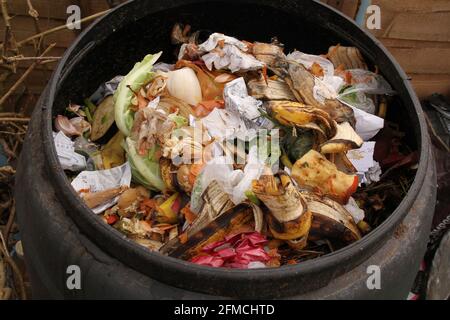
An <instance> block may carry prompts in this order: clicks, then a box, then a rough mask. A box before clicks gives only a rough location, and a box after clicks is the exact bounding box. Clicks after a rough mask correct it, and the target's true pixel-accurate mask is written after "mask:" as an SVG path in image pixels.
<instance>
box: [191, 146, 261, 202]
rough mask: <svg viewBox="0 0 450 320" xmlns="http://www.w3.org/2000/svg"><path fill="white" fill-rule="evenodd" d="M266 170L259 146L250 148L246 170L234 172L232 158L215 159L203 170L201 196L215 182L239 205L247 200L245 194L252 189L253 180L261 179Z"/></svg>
mask: <svg viewBox="0 0 450 320" xmlns="http://www.w3.org/2000/svg"><path fill="white" fill-rule="evenodd" d="M264 168H265V162H264V160H263V159H260V158H259V156H258V148H257V146H252V147H251V148H250V150H249V154H248V156H247V164H246V165H245V167H244V170H234V169H233V159H231V158H230V157H227V156H220V157H215V158H214V159H212V160H211V161H209V162H208V163H207V164H206V165H205V167H204V168H203V171H202V174H201V177H200V179H201V182H200V185H201V188H202V190H201V191H200V194H202V193H203V191H204V190H205V189H206V188H207V187H208V186H209V184H210V183H211V182H212V181H214V180H215V181H217V182H218V183H219V184H220V186H221V187H222V188H223V190H224V192H225V193H227V194H228V195H229V196H230V199H231V201H233V203H234V204H236V205H237V204H239V203H241V202H243V201H244V200H245V199H246V196H245V192H246V191H247V190H250V189H251V185H252V181H253V180H257V179H259V178H260V177H261V175H262V173H263V172H264Z"/></svg>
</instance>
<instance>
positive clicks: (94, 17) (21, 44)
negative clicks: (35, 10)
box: [0, 9, 111, 48]
mask: <svg viewBox="0 0 450 320" xmlns="http://www.w3.org/2000/svg"><path fill="white" fill-rule="evenodd" d="M109 11H111V9H108V10H105V11H102V12H99V13H96V14H93V15H91V16H89V17H86V18H83V19H81V20H79V21H75V22H72V23H68V24H64V25H61V26H59V27H55V28H52V29H49V30H45V31H43V32H41V33H39V34H35V35H34V36H31V37H29V38H26V39H24V40H20V41H18V42H17V46H18V47H21V46H23V45H24V44H26V43H28V42H31V41H33V40H36V39H38V38H40V37H44V36H46V35H48V34H50V33H53V32H57V31H61V30H64V29H66V28H69V27H74V26H75V25H76V24H77V23H84V22H88V21H91V20H94V19H97V18H98V17H101V16H103V15H105V14H107V13H108V12H109ZM0 48H3V44H0Z"/></svg>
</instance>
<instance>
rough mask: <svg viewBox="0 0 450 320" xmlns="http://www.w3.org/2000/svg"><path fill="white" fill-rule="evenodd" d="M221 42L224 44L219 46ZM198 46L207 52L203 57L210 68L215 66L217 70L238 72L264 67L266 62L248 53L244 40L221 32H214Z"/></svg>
mask: <svg viewBox="0 0 450 320" xmlns="http://www.w3.org/2000/svg"><path fill="white" fill-rule="evenodd" d="M219 42H223V46H222V47H220V48H217V46H218V45H219ZM198 48H199V50H200V51H201V52H205V53H206V54H204V55H203V56H202V57H201V58H202V60H203V61H204V62H205V65H206V67H207V68H208V69H209V70H212V68H213V67H214V68H215V69H217V70H221V69H229V70H230V71H231V72H237V71H250V70H260V69H262V68H264V63H262V62H261V61H259V60H257V59H256V58H255V57H254V56H252V55H251V54H248V53H246V51H248V47H247V45H246V44H245V43H244V42H242V41H239V40H237V39H236V38H233V37H229V36H226V35H224V34H221V33H213V34H212V35H210V36H209V38H208V40H206V41H205V42H204V43H202V44H200V45H199V47H198Z"/></svg>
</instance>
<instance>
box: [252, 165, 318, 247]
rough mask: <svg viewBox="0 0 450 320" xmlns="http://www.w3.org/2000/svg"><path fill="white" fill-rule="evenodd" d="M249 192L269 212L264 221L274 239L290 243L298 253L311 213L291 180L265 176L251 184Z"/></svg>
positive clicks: (309, 226)
mask: <svg viewBox="0 0 450 320" xmlns="http://www.w3.org/2000/svg"><path fill="white" fill-rule="evenodd" d="M252 191H253V192H254V194H255V195H256V196H257V197H258V199H259V200H261V201H262V202H263V203H264V204H265V206H266V207H267V208H268V209H269V210H270V213H269V214H267V215H266V219H267V223H268V226H269V229H270V231H271V233H272V234H273V236H274V238H275V239H280V240H292V241H294V242H296V247H297V248H298V249H300V248H302V247H304V246H306V239H307V237H308V233H309V229H310V228H311V212H310V211H309V210H308V206H307V204H306V201H305V199H303V197H302V196H301V194H300V193H299V192H298V190H297V189H296V187H295V186H294V183H293V182H292V180H291V178H290V177H289V176H288V175H287V174H286V173H284V172H283V173H280V174H277V175H264V176H262V177H261V178H260V179H259V180H254V181H253V183H252ZM299 240H300V241H299Z"/></svg>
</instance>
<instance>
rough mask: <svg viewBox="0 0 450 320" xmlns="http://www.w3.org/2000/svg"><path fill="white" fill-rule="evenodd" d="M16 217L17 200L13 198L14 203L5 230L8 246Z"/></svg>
mask: <svg viewBox="0 0 450 320" xmlns="http://www.w3.org/2000/svg"><path fill="white" fill-rule="evenodd" d="M15 217H16V202H15V200H13V201H12V205H11V210H10V212H9V217H8V222H7V223H6V227H5V230H4V232H5V234H4V238H5V242H6V246H8V243H9V235H10V234H11V229H12V226H13V223H14V219H15Z"/></svg>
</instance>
